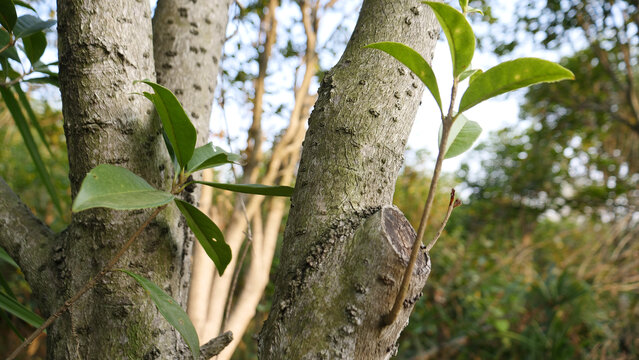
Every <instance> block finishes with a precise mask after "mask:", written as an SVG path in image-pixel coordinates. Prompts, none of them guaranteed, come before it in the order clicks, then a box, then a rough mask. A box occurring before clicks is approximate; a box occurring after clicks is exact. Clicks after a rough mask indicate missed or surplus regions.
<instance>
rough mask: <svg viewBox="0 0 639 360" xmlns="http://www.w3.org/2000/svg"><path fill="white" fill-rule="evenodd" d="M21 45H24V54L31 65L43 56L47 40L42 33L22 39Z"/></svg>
mask: <svg viewBox="0 0 639 360" xmlns="http://www.w3.org/2000/svg"><path fill="white" fill-rule="evenodd" d="M22 43H23V44H24V53H25V54H26V55H27V58H28V59H29V61H30V62H31V64H33V63H35V62H36V61H38V60H40V57H41V56H42V54H44V49H46V48H47V38H46V36H44V33H43V32H42V31H39V32H36V33H34V34H33V35H29V36H25V37H23V38H22Z"/></svg>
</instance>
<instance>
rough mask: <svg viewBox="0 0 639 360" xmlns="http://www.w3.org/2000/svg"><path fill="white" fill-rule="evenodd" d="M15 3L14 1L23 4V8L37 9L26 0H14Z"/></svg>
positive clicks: (18, 4)
mask: <svg viewBox="0 0 639 360" xmlns="http://www.w3.org/2000/svg"><path fill="white" fill-rule="evenodd" d="M13 3H14V4H16V5H17V6H22V7H23V8H27V9H29V10H32V11H36V9H34V8H33V6H31V5H29V4H27V3H26V2H24V1H21V0H13Z"/></svg>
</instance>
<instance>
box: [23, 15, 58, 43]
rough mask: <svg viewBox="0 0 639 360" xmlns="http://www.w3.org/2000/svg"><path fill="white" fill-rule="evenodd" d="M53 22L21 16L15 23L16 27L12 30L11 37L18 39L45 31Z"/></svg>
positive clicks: (30, 16) (31, 16)
mask: <svg viewBox="0 0 639 360" xmlns="http://www.w3.org/2000/svg"><path fill="white" fill-rule="evenodd" d="M55 23H56V21H55V20H42V19H40V18H39V17H37V16H33V15H22V16H20V17H19V18H18V21H16V26H15V27H14V28H13V35H14V36H15V37H16V39H18V38H23V37H27V36H30V35H33V34H35V33H37V32H39V31H42V30H46V29H48V28H50V27H52V26H53V25H55Z"/></svg>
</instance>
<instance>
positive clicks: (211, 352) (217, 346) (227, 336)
mask: <svg viewBox="0 0 639 360" xmlns="http://www.w3.org/2000/svg"><path fill="white" fill-rule="evenodd" d="M231 341H233V333H232V332H230V331H227V332H225V333H224V334H221V335H219V336H217V337H214V338H213V339H211V340H209V341H208V342H207V343H206V344H204V345H202V346H200V358H202V359H210V358H212V357H213V356H215V355H217V354H219V353H221V352H222V350H224V349H225V348H226V347H227V346H228V345H229V344H230V343H231Z"/></svg>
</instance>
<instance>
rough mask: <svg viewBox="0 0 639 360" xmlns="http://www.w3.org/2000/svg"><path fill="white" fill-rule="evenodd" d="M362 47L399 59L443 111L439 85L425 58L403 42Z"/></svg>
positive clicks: (387, 42) (379, 43)
mask: <svg viewBox="0 0 639 360" xmlns="http://www.w3.org/2000/svg"><path fill="white" fill-rule="evenodd" d="M364 47H367V48H373V49H378V50H382V51H383V52H385V53H387V54H388V55H390V56H392V57H394V58H395V59H397V60H399V62H401V63H402V64H404V65H405V66H406V67H407V68H408V69H409V70H410V71H412V72H413V73H415V75H417V77H418V78H419V79H420V80H421V81H422V82H423V83H424V85H426V87H427V88H428V90H429V91H430V93H431V94H432V95H433V97H434V98H435V101H436V102H437V106H439V111H440V112H443V109H442V99H441V96H440V95H439V87H438V86H437V78H436V77H435V73H434V72H433V69H432V68H431V67H430V65H428V63H427V62H426V60H424V58H423V57H422V56H421V55H420V54H419V53H418V52H417V51H415V50H413V49H411V48H410V47H408V46H406V45H404V44H400V43H396V42H390V41H385V42H378V43H374V44H370V45H366V46H364Z"/></svg>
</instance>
